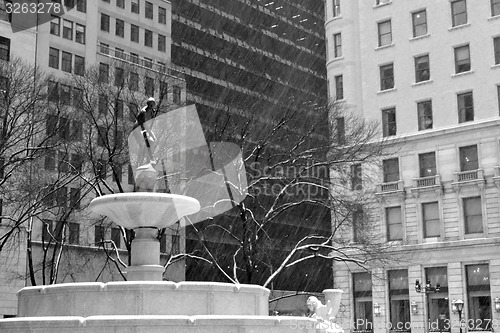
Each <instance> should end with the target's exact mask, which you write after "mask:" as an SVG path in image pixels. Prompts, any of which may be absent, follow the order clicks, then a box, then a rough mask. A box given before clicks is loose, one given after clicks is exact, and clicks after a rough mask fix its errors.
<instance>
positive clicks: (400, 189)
mask: <svg viewBox="0 0 500 333" xmlns="http://www.w3.org/2000/svg"><path fill="white" fill-rule="evenodd" d="M375 195H376V196H378V197H386V196H399V197H400V198H401V199H404V197H405V187H404V183H403V181H402V180H398V181H395V182H388V183H382V184H379V185H378V189H377V193H375Z"/></svg>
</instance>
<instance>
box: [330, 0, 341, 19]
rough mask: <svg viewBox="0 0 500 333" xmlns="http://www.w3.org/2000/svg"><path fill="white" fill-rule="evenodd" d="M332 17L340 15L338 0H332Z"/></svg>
mask: <svg viewBox="0 0 500 333" xmlns="http://www.w3.org/2000/svg"><path fill="white" fill-rule="evenodd" d="M332 6H333V17H337V16H340V0H333V2H332Z"/></svg>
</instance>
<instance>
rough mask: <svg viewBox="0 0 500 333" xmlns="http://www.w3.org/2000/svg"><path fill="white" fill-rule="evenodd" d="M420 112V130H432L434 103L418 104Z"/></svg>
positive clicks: (424, 102)
mask: <svg viewBox="0 0 500 333" xmlns="http://www.w3.org/2000/svg"><path fill="white" fill-rule="evenodd" d="M417 112H418V130H419V131H422V130H426V129H431V128H432V124H433V121H432V101H430V100H428V101H422V102H418V103H417Z"/></svg>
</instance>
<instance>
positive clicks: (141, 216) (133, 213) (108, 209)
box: [89, 192, 200, 229]
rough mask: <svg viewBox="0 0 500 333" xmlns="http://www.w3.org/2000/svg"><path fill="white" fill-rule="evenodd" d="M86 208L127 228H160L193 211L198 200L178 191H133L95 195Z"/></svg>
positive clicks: (197, 206) (198, 205)
mask: <svg viewBox="0 0 500 333" xmlns="http://www.w3.org/2000/svg"><path fill="white" fill-rule="evenodd" d="M89 208H90V210H91V211H93V212H95V213H99V214H102V215H106V216H107V217H109V218H110V219H111V220H112V221H113V222H115V223H116V224H118V225H121V226H122V227H125V228H128V229H134V228H138V227H156V228H159V229H161V228H165V227H168V226H170V225H172V224H174V223H175V222H177V221H178V220H179V219H180V218H181V217H183V216H187V215H190V214H194V213H197V212H198V211H199V210H200V203H199V201H198V200H196V199H195V198H191V197H187V196H184V195H179V194H170V193H153V192H133V193H117V194H108V195H104V196H101V197H97V198H95V199H93V200H92V202H91V203H90V205H89Z"/></svg>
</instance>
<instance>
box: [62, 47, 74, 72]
mask: <svg viewBox="0 0 500 333" xmlns="http://www.w3.org/2000/svg"><path fill="white" fill-rule="evenodd" d="M68 57H69V58H68ZM61 70H62V71H63V72H66V73H72V72H73V54H72V53H70V52H66V51H62V52H61Z"/></svg>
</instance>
